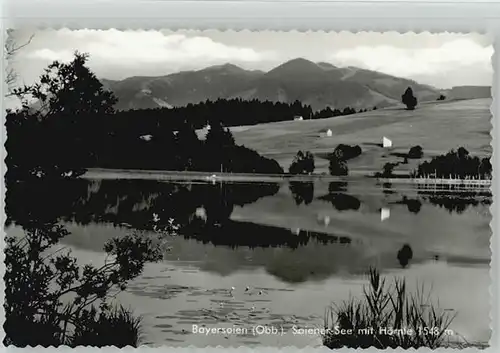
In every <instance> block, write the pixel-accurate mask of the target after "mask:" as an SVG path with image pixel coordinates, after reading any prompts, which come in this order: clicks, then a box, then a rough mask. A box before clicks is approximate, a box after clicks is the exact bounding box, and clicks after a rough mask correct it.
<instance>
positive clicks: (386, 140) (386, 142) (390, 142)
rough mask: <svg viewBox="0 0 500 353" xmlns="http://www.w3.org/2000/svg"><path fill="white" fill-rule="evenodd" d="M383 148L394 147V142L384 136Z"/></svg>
mask: <svg viewBox="0 0 500 353" xmlns="http://www.w3.org/2000/svg"><path fill="white" fill-rule="evenodd" d="M382 146H384V148H388V147H392V141H391V140H389V139H388V138H387V137H385V136H384V137H383V138H382Z"/></svg>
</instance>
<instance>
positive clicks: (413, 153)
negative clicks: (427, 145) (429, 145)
mask: <svg viewBox="0 0 500 353" xmlns="http://www.w3.org/2000/svg"><path fill="white" fill-rule="evenodd" d="M423 155H424V151H423V149H422V146H413V147H412V148H410V150H409V151H408V155H407V157H408V158H410V159H419V158H422V157H423Z"/></svg>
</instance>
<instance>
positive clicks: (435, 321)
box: [322, 268, 468, 349]
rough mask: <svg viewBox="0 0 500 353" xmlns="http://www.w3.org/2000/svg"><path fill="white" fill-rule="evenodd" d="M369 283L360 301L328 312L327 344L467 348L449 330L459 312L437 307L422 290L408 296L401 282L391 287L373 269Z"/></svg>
mask: <svg viewBox="0 0 500 353" xmlns="http://www.w3.org/2000/svg"><path fill="white" fill-rule="evenodd" d="M369 280H370V283H369V286H368V288H367V287H366V286H365V287H364V288H363V295H362V297H361V299H358V298H353V297H351V298H350V299H348V300H346V301H343V302H342V303H341V304H340V305H336V304H332V305H331V306H330V307H329V308H328V309H327V311H326V313H325V322H324V325H325V327H324V334H323V335H322V339H323V344H324V345H325V346H327V347H329V348H331V349H334V348H341V347H349V348H367V347H375V348H379V349H385V348H398V347H399V348H404V349H407V348H420V347H427V348H431V349H435V348H439V347H455V348H456V347H464V346H467V345H468V344H467V342H466V341H465V340H464V339H463V338H461V337H459V336H458V335H456V334H455V333H454V332H453V331H452V330H451V329H450V328H449V327H450V325H451V323H452V322H453V320H454V319H455V317H456V315H457V313H456V312H455V311H454V310H450V309H441V308H439V303H437V304H435V303H433V302H432V300H431V297H430V291H426V290H425V289H424V286H417V287H418V289H417V290H416V291H415V292H409V291H408V288H407V285H406V281H405V280H404V279H400V278H395V279H394V283H393V284H392V285H389V284H387V283H386V280H385V279H383V278H381V277H380V273H379V271H378V270H376V269H373V268H371V269H370V270H369ZM342 330H343V331H342Z"/></svg>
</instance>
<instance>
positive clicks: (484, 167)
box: [413, 147, 493, 179]
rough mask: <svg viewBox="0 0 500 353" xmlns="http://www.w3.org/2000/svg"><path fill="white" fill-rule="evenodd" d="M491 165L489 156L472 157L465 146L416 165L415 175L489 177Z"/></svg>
mask: <svg viewBox="0 0 500 353" xmlns="http://www.w3.org/2000/svg"><path fill="white" fill-rule="evenodd" d="M492 169H493V167H492V165H491V162H490V159H489V158H482V159H480V158H479V157H477V156H475V157H472V156H471V155H470V154H469V151H467V150H466V149H465V148H463V147H460V148H458V149H457V150H456V151H455V150H451V151H450V152H448V153H447V154H445V155H441V156H437V157H434V158H432V159H431V160H430V161H425V162H423V163H422V164H420V165H419V166H418V169H417V171H416V172H415V173H414V174H413V176H415V177H435V178H450V177H451V178H459V179H465V178H481V179H491V176H492Z"/></svg>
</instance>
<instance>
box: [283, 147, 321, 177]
mask: <svg viewBox="0 0 500 353" xmlns="http://www.w3.org/2000/svg"><path fill="white" fill-rule="evenodd" d="M314 168H315V166H314V156H313V154H312V153H311V152H309V151H306V152H305V153H303V152H302V151H299V152H297V155H296V156H295V158H294V159H293V162H292V164H290V167H289V168H288V172H289V173H290V174H312V173H313V172H314Z"/></svg>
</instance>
